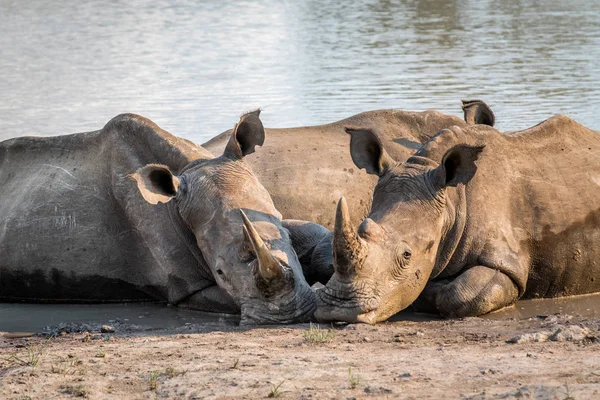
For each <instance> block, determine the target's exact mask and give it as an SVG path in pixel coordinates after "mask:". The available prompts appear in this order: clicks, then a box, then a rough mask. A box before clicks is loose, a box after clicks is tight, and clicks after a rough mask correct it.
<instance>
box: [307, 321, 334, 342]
mask: <svg viewBox="0 0 600 400" xmlns="http://www.w3.org/2000/svg"><path fill="white" fill-rule="evenodd" d="M302 334H303V335H304V341H305V342H306V343H309V344H322V343H328V342H331V341H332V340H333V338H334V336H335V333H334V332H333V330H332V329H322V328H321V327H319V325H313V323H312V322H311V323H310V326H309V328H308V330H307V331H304V332H302Z"/></svg>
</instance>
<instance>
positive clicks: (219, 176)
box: [134, 111, 316, 324]
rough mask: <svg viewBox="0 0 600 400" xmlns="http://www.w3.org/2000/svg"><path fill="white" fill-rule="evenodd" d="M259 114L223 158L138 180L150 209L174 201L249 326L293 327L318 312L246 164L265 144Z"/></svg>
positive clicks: (159, 169) (242, 124)
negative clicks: (288, 324)
mask: <svg viewBox="0 0 600 400" xmlns="http://www.w3.org/2000/svg"><path fill="white" fill-rule="evenodd" d="M264 137H265V132H264V128H263V125H262V122H261V121H260V118H259V111H255V112H252V113H249V114H246V115H244V116H242V118H241V119H240V121H239V123H238V124H237V125H236V127H235V129H234V130H233V132H232V135H231V138H230V140H229V143H228V145H227V147H226V148H225V151H224V153H223V155H221V156H220V157H216V158H209V159H199V160H195V161H192V162H191V163H190V164H188V165H187V166H186V167H184V168H183V169H182V171H181V172H180V174H179V175H178V176H175V175H174V174H172V173H171V171H170V170H169V168H167V167H166V166H162V165H147V166H145V167H143V168H141V169H140V170H139V171H138V172H136V174H134V178H135V179H136V180H137V183H138V188H139V190H140V192H141V193H142V195H143V196H144V198H145V199H146V201H148V202H150V203H152V204H157V203H158V202H162V203H167V202H170V201H173V202H174V203H175V205H176V209H177V212H178V214H179V215H180V216H181V218H180V219H181V223H183V224H184V225H185V226H186V228H187V229H189V231H191V232H192V233H193V236H194V239H195V242H196V243H195V244H194V245H197V246H198V248H199V249H200V252H201V254H202V258H203V259H204V260H205V262H206V264H207V266H208V268H210V272H211V273H212V275H213V277H214V279H215V281H216V283H217V285H218V286H219V287H220V288H221V289H222V290H224V291H225V292H226V293H227V295H229V297H231V299H232V300H233V301H234V302H235V304H236V306H237V307H238V308H239V310H240V311H241V314H242V319H241V323H242V324H266V323H293V322H301V321H305V320H307V319H308V318H310V317H311V316H312V314H313V312H314V309H315V307H316V299H315V295H314V293H313V291H312V290H311V288H310V287H309V286H308V284H307V283H306V281H305V280H304V277H303V275H302V268H301V266H300V263H299V261H298V258H297V256H296V253H295V251H294V249H293V247H292V242H291V239H290V237H289V232H288V231H287V230H286V229H285V228H284V227H283V226H282V222H281V214H280V213H279V212H278V211H277V210H276V209H275V206H274V205H273V201H272V200H271V197H270V195H269V193H268V192H267V190H266V189H265V188H264V187H263V186H262V185H261V184H260V182H259V181H258V180H257V178H256V176H255V175H254V174H253V172H252V170H251V169H250V167H249V166H248V165H247V164H246V162H245V161H244V157H245V156H246V155H248V154H250V153H253V152H254V148H255V146H257V145H259V146H260V145H262V144H263V142H264Z"/></svg>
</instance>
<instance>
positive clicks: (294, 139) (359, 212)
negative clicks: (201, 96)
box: [202, 100, 494, 229]
mask: <svg viewBox="0 0 600 400" xmlns="http://www.w3.org/2000/svg"><path fill="white" fill-rule="evenodd" d="M463 110H464V114H465V121H467V122H468V123H471V124H472V123H485V124H488V125H493V124H494V114H493V113H492V111H491V110H490V108H489V107H488V106H487V105H486V104H485V103H484V102H482V101H480V100H470V101H463ZM467 122H464V121H462V120H461V119H460V118H458V117H455V116H451V115H446V114H443V113H440V112H438V111H433V110H429V111H425V112H406V111H400V110H376V111H367V112H364V113H361V114H357V115H355V116H352V117H350V118H346V119H343V120H341V121H338V122H334V123H331V124H327V125H320V126H309V127H301V128H283V129H269V128H267V129H266V134H267V138H268V139H267V140H266V142H265V144H264V146H262V147H261V148H259V149H257V150H256V152H255V153H254V154H251V155H250V156H248V157H247V158H246V162H247V163H248V164H250V166H251V167H252V170H253V171H254V173H255V174H256V176H257V177H258V180H259V181H260V182H261V183H262V184H263V185H264V186H265V188H266V189H267V191H268V192H269V193H270V194H271V197H272V198H273V202H274V203H275V206H276V207H277V209H278V210H279V211H281V213H282V215H283V217H284V218H286V219H287V218H295V219H299V220H305V221H312V222H315V223H317V224H320V225H323V226H325V227H327V228H328V229H331V228H333V211H334V210H335V204H336V203H337V201H338V199H339V198H340V197H341V196H346V199H347V201H348V205H349V207H350V209H351V210H352V215H353V217H352V218H353V219H352V222H353V223H358V222H360V221H361V220H362V219H363V218H364V217H365V216H366V215H367V212H368V211H369V209H370V206H371V198H372V194H373V189H374V188H375V185H376V183H377V179H376V178H375V177H373V176H370V175H367V174H364V173H361V172H360V171H357V170H356V167H355V165H354V164H353V162H352V158H351V157H350V154H349V153H348V146H349V143H350V137H349V135H348V134H347V133H346V132H345V131H344V129H345V128H347V127H360V128H368V129H371V130H372V131H373V132H374V133H375V134H376V135H377V137H378V138H379V140H380V141H381V143H382V144H383V147H384V148H385V150H386V151H387V152H388V154H390V155H391V156H392V157H394V158H395V159H397V160H406V159H407V158H408V157H410V156H411V155H412V154H413V153H414V152H415V151H417V150H418V149H419V147H420V146H421V144H422V143H424V142H425V141H427V140H428V139H429V138H430V137H431V136H433V135H434V134H436V133H437V132H439V131H440V130H441V129H444V128H448V127H450V126H453V125H457V126H467ZM230 135H231V132H230V131H226V132H223V133H221V134H220V135H218V136H216V137H214V138H213V139H211V140H209V141H208V142H206V143H204V144H203V145H202V146H203V147H205V148H206V149H208V150H209V151H211V152H212V153H214V154H220V153H221V152H222V151H223V149H224V148H225V145H226V143H227V142H228V140H229V136H230Z"/></svg>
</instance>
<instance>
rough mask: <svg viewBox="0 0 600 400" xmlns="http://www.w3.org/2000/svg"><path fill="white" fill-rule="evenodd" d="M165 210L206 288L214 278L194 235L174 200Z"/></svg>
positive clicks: (212, 282)
mask: <svg viewBox="0 0 600 400" xmlns="http://www.w3.org/2000/svg"><path fill="white" fill-rule="evenodd" d="M167 209H168V210H169V220H170V221H171V225H172V226H173V229H174V230H175V232H176V233H177V237H178V238H179V239H180V240H181V242H182V243H184V244H185V246H186V247H187V249H188V250H189V252H190V253H191V254H192V256H193V257H194V259H195V260H196V261H197V262H198V267H199V268H198V274H199V275H200V276H201V277H202V278H203V279H204V280H206V281H207V283H208V284H207V285H206V286H210V284H214V282H215V278H214V277H213V275H212V273H211V272H210V268H209V267H208V264H207V262H206V260H205V259H204V256H203V255H202V252H201V251H200V248H198V245H197V244H196V236H195V235H194V232H193V231H192V229H191V228H190V227H189V226H188V224H187V223H186V222H185V221H184V220H183V218H182V217H181V214H179V208H178V206H177V202H176V200H173V201H169V202H168V203H167ZM201 289H202V288H201ZM201 289H200V290H201ZM189 294H191V293H189ZM181 300H183V298H182V299H179V301H181ZM179 301H177V302H175V304H176V303H178V302H179Z"/></svg>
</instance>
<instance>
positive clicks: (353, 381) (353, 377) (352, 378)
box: [348, 367, 360, 389]
mask: <svg viewBox="0 0 600 400" xmlns="http://www.w3.org/2000/svg"><path fill="white" fill-rule="evenodd" d="M348 383H349V384H350V389H354V388H356V387H357V386H358V384H359V383H360V375H358V374H353V373H352V367H349V368H348Z"/></svg>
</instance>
